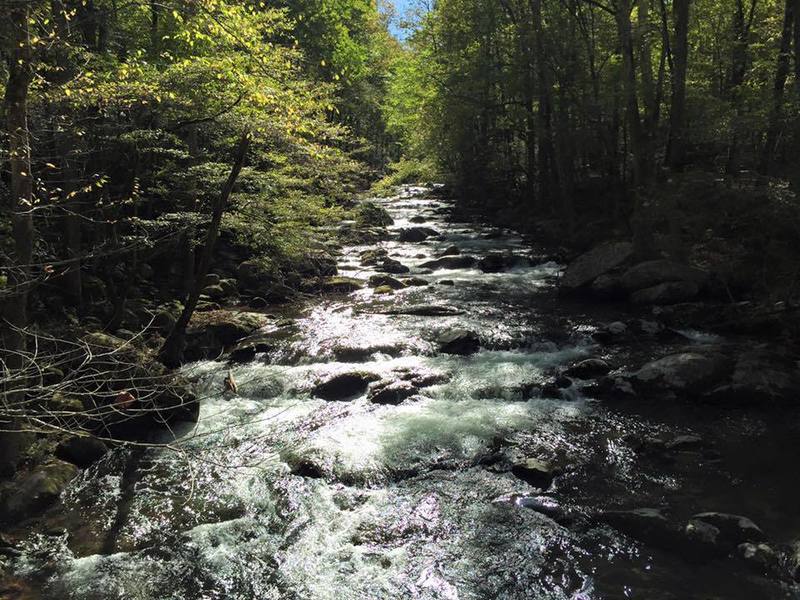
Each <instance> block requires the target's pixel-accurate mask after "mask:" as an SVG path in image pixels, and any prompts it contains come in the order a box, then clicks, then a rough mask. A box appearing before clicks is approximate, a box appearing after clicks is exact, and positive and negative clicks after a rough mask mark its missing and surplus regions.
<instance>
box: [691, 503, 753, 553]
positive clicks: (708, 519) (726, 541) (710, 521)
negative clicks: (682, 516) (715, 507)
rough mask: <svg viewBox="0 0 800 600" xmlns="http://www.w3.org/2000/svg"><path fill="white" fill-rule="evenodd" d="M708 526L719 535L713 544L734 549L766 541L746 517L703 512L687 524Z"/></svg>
mask: <svg viewBox="0 0 800 600" xmlns="http://www.w3.org/2000/svg"><path fill="white" fill-rule="evenodd" d="M698 523H700V524H703V525H710V526H711V527H714V528H715V529H716V530H717V531H718V532H719V533H718V535H717V537H716V540H715V542H716V543H717V544H723V545H725V546H729V547H731V548H734V547H736V546H738V545H739V544H742V543H744V542H763V541H764V540H765V539H766V536H765V535H764V532H763V531H762V530H761V528H760V527H759V526H758V525H756V524H755V523H753V521H751V520H750V519H748V518H747V517H743V516H741V515H732V514H728V513H719V512H704V513H698V514H696V515H694V516H693V517H692V518H691V520H690V521H689V524H688V525H687V527H688V526H690V525H694V526H695V527H697V524H698Z"/></svg>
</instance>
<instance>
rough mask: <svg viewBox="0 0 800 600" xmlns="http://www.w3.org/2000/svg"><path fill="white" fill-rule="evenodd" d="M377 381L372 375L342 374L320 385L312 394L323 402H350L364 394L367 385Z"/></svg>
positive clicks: (376, 377)
mask: <svg viewBox="0 0 800 600" xmlns="http://www.w3.org/2000/svg"><path fill="white" fill-rule="evenodd" d="M378 379H379V377H378V376H377V375H375V374H374V373H343V374H341V375H336V376H335V377H333V378H331V379H329V380H328V381H325V382H323V383H320V384H319V385H317V386H316V387H315V388H314V389H313V390H312V393H313V394H314V396H317V397H318V398H322V399H323V400H331V401H341V400H350V399H352V398H356V397H358V396H361V395H363V394H365V393H366V392H367V388H368V387H369V384H370V383H372V382H373V381H377V380H378Z"/></svg>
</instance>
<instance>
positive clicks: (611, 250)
mask: <svg viewBox="0 0 800 600" xmlns="http://www.w3.org/2000/svg"><path fill="white" fill-rule="evenodd" d="M632 256H633V245H632V244H631V243H630V242H609V243H606V244H603V245H601V246H597V247H596V248H594V249H592V250H590V251H589V252H587V253H585V254H583V255H581V256H579V257H578V258H576V259H575V260H574V261H572V263H570V265H569V266H568V267H567V270H566V271H565V272H564V276H563V277H562V278H561V281H560V289H562V290H563V291H566V292H570V291H575V290H578V289H580V288H582V287H585V286H587V285H589V284H590V283H592V282H593V281H594V280H595V279H597V278H598V277H599V276H600V275H603V274H605V273H607V272H608V271H611V270H612V269H614V268H616V267H619V266H620V265H622V264H624V263H625V262H627V261H628V260H630V258H631V257H632Z"/></svg>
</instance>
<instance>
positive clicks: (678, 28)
mask: <svg viewBox="0 0 800 600" xmlns="http://www.w3.org/2000/svg"><path fill="white" fill-rule="evenodd" d="M690 1H691V0H673V3H672V10H673V16H674V19H675V39H674V41H673V44H672V52H673V71H672V98H671V101H670V115H669V141H668V143H667V162H668V164H669V166H670V168H672V169H673V170H679V169H682V168H683V166H684V165H685V163H686V69H687V66H688V61H689V4H690Z"/></svg>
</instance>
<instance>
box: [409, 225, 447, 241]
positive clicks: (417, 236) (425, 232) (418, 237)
mask: <svg viewBox="0 0 800 600" xmlns="http://www.w3.org/2000/svg"><path fill="white" fill-rule="evenodd" d="M439 235H440V234H439V232H438V231H436V230H435V229H431V228H430V227H409V228H408V229H401V230H400V241H401V242H423V241H425V240H427V239H428V238H429V237H438V236H439Z"/></svg>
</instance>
